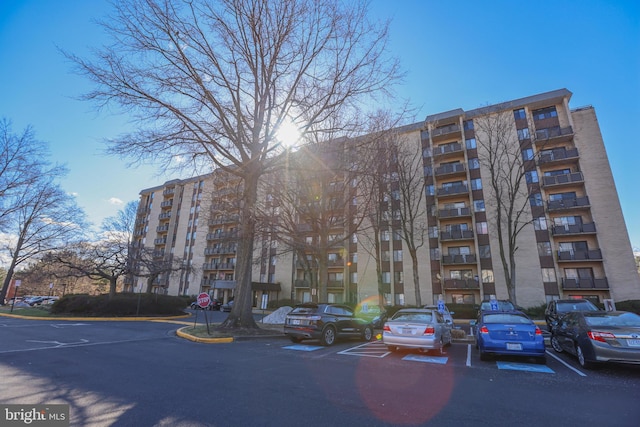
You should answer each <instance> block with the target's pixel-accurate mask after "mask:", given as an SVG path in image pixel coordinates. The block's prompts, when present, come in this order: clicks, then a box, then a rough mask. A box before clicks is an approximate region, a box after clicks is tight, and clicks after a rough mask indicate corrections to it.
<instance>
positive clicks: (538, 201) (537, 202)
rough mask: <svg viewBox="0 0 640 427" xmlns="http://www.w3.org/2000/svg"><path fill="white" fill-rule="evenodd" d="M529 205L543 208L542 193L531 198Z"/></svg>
mask: <svg viewBox="0 0 640 427" xmlns="http://www.w3.org/2000/svg"><path fill="white" fill-rule="evenodd" d="M529 204H530V205H531V206H542V205H543V203H542V194H540V193H533V194H532V195H530V196H529Z"/></svg>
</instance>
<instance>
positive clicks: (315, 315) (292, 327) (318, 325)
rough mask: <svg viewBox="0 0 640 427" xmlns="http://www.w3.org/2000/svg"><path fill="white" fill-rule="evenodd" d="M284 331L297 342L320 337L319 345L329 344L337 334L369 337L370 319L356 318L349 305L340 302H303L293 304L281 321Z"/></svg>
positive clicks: (371, 331)
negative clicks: (283, 320)
mask: <svg viewBox="0 0 640 427" xmlns="http://www.w3.org/2000/svg"><path fill="white" fill-rule="evenodd" d="M284 334H285V335H286V336H288V337H289V339H291V341H293V342H295V343H298V342H300V341H302V340H305V339H316V340H320V343H321V344H322V345H326V346H329V345H332V344H333V343H334V342H335V341H336V339H337V338H361V339H363V340H365V341H370V340H371V338H372V337H373V325H372V323H371V321H369V320H366V319H362V318H359V317H357V316H356V315H355V313H354V311H353V309H351V308H350V307H347V306H345V305H341V304H327V303H324V304H320V303H319V304H316V303H306V304H300V305H297V306H296V307H295V308H294V309H293V310H291V312H289V314H288V315H287V318H286V320H285V323H284Z"/></svg>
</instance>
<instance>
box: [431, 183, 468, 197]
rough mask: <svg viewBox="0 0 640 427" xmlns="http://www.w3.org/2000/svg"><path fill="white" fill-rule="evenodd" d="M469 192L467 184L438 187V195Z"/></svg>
mask: <svg viewBox="0 0 640 427" xmlns="http://www.w3.org/2000/svg"><path fill="white" fill-rule="evenodd" d="M468 192H469V186H467V185H452V186H449V187H440V188H438V196H451V195H454V194H464V193H468Z"/></svg>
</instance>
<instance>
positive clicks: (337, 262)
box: [327, 258, 344, 267]
mask: <svg viewBox="0 0 640 427" xmlns="http://www.w3.org/2000/svg"><path fill="white" fill-rule="evenodd" d="M327 266H328V267H344V258H340V259H330V260H328V261H327Z"/></svg>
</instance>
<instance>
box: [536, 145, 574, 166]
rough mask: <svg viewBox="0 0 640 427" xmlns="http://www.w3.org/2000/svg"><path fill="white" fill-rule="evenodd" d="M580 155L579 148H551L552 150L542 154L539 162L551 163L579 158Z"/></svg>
mask: <svg viewBox="0 0 640 427" xmlns="http://www.w3.org/2000/svg"><path fill="white" fill-rule="evenodd" d="M578 157H580V156H579V155H578V149H577V148H572V149H569V150H563V149H556V150H551V151H550V152H546V153H544V154H541V155H540V157H539V158H538V164H541V165H542V164H545V163H551V162H555V161H559V160H565V159H577V158H578Z"/></svg>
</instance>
